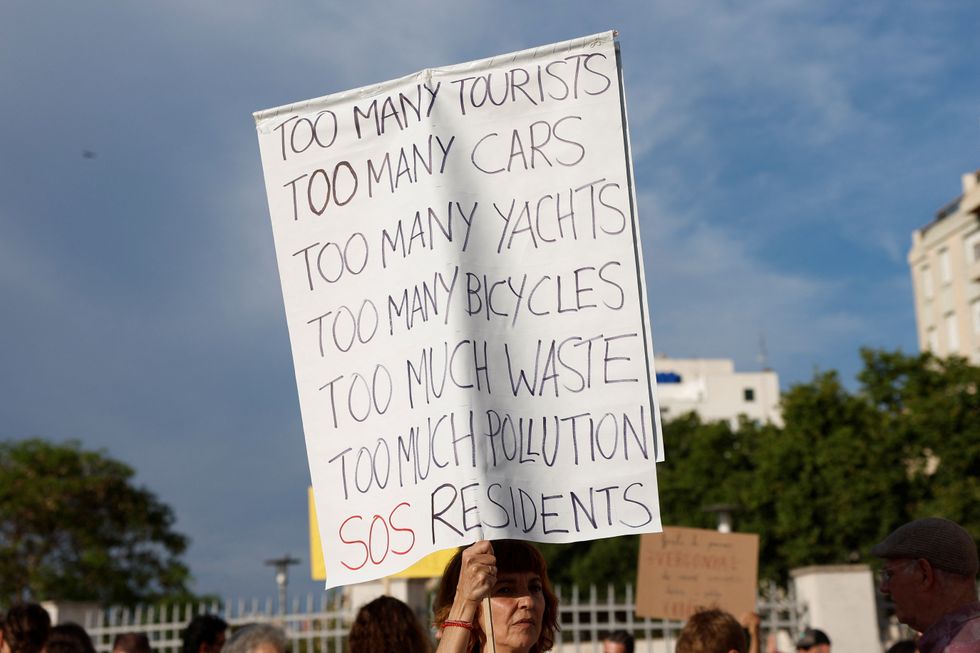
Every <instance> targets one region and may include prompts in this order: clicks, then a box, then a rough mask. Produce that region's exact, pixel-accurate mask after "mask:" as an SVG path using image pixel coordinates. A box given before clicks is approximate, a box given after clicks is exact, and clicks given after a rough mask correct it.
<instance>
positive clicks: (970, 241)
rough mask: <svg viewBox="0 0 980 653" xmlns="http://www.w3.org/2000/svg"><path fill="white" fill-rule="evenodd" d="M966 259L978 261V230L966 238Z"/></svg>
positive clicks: (979, 242) (979, 258)
mask: <svg viewBox="0 0 980 653" xmlns="http://www.w3.org/2000/svg"><path fill="white" fill-rule="evenodd" d="M966 260H967V261H969V262H970V263H978V262H980V231H975V232H973V233H972V234H970V236H969V237H968V238H967V239H966Z"/></svg>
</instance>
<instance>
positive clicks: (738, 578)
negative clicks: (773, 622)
mask: <svg viewBox="0 0 980 653" xmlns="http://www.w3.org/2000/svg"><path fill="white" fill-rule="evenodd" d="M758 571H759V536H758V535H755V534H751V533H719V532H718V531H709V530H704V529H701V528H680V527H676V526H665V527H664V529H663V532H662V533H650V534H646V535H643V536H642V537H641V538H640V559H639V565H638V570H637V579H636V614H637V616H640V617H653V618H661V619H687V618H688V617H690V616H691V615H692V614H694V612H695V610H696V609H697V608H699V607H706V608H707V607H718V608H721V609H722V610H727V611H728V612H731V613H732V614H734V615H735V616H736V617H738V616H741V615H743V614H745V613H746V612H755V595H756V586H757V583H758V579H757V576H758Z"/></svg>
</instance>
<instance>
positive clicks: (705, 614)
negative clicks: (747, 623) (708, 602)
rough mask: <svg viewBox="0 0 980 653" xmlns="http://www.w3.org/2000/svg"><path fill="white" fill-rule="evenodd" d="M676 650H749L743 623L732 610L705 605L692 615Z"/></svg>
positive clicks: (716, 652)
mask: <svg viewBox="0 0 980 653" xmlns="http://www.w3.org/2000/svg"><path fill="white" fill-rule="evenodd" d="M675 651H676V653H747V651H748V645H747V643H746V641H745V633H744V632H743V631H742V625H741V624H740V623H738V620H737V619H735V617H734V616H732V615H731V614H729V613H727V612H724V611H722V610H718V609H714V608H712V609H709V610H705V609H701V610H698V611H697V612H695V613H694V614H692V615H691V616H690V618H688V620H687V623H686V624H684V628H683V630H681V634H680V637H678V638H677V648H676V649H675Z"/></svg>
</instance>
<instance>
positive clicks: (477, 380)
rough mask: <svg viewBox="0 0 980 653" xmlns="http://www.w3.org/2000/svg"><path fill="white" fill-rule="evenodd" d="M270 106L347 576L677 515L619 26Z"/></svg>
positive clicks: (294, 280) (288, 241)
mask: <svg viewBox="0 0 980 653" xmlns="http://www.w3.org/2000/svg"><path fill="white" fill-rule="evenodd" d="M255 120H256V127H257V130H258V136H259V146H260V150H261V154H262V164H263V169H264V174H265V182H266V191H267V195H268V199H269V209H270V213H271V217H272V227H273V235H274V237H275V246H276V255H277V258H278V262H279V272H280V277H281V281H282V292H283V300H284V303H285V308H286V321H287V325H288V328H289V336H290V342H291V344H292V349H293V361H294V365H295V369H296V382H297V389H298V392H299V400H300V408H301V410H302V415H303V427H304V431H305V434H306V444H307V453H308V456H309V462H310V470H311V475H312V480H313V488H314V494H315V497H316V507H317V513H318V516H319V525H320V536H321V539H322V543H323V550H324V553H325V558H326V578H327V586H328V587H332V586H336V585H341V584H347V583H354V582H361V581H365V580H370V579H372V578H378V577H382V576H386V575H390V574H392V573H395V572H398V571H400V570H401V569H404V568H406V567H408V566H409V565H411V564H412V563H413V562H415V561H417V560H419V559H421V558H422V557H423V556H425V555H427V554H429V553H431V552H434V551H438V550H441V549H446V548H451V547H455V546H459V545H463V544H467V543H469V542H472V541H475V540H477V539H480V538H489V539H493V538H503V537H514V538H521V539H527V540H535V541H549V542H569V541H576V540H584V539H591V538H599V537H609V536H613V535H621V534H627V533H640V532H650V531H657V530H659V529H660V510H659V502H658V496H657V483H656V469H655V464H656V461H657V460H658V459H659V460H662V459H663V443H662V437H661V431H660V418H659V413H658V410H657V404H656V400H655V394H654V391H655V387H654V384H655V377H654V374H653V372H652V369H653V368H652V365H653V350H652V347H651V341H650V332H649V318H648V315H647V309H646V290H645V287H644V279H643V267H642V256H641V251H640V243H639V224H638V222H637V215H636V210H635V202H634V192H633V187H632V174H631V165H630V161H629V156H628V139H627V137H626V133H627V132H626V119H625V105H624V100H623V94H622V87H621V81H620V71H619V64H618V51H617V49H616V44H615V41H614V40H613V35H612V33H607V34H601V35H596V36H590V37H587V38H581V39H576V40H573V41H567V42H564V43H557V44H554V45H550V46H546V47H542V48H537V49H534V50H528V51H524V52H518V53H514V54H509V55H505V56H500V57H494V58H492V59H486V60H482V61H477V62H472V63H468V64H461V65H458V66H451V67H448V68H441V69H434V70H425V71H422V72H420V73H417V74H415V75H411V76H409V77H405V78H402V79H398V80H394V81H390V82H386V83H382V84H377V85H374V86H368V87H364V88H360V89H355V90H352V91H347V92H344V93H339V94H336V95H330V96H327V97H324V98H320V99H316V100H310V101H307V102H301V103H298V104H294V105H290V106H284V107H280V108H277V109H270V110H268V111H262V112H259V113H256V114H255Z"/></svg>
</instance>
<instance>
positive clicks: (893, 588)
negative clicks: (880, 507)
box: [871, 517, 978, 645]
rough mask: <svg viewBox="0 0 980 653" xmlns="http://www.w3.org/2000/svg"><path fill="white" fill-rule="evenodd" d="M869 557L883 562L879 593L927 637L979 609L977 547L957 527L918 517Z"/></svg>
mask: <svg viewBox="0 0 980 653" xmlns="http://www.w3.org/2000/svg"><path fill="white" fill-rule="evenodd" d="M871 553H872V555H874V556H876V557H878V558H883V559H884V561H885V562H884V564H883V565H882V567H881V570H880V572H879V578H880V580H879V584H878V589H879V590H880V591H881V593H882V594H885V595H887V596H888V597H889V598H890V599H891V600H892V602H894V604H895V616H896V617H897V618H898V620H899V621H900V622H902V623H903V624H907V625H908V626H911V627H912V628H914V629H915V630H917V631H919V632H921V633H925V631H927V630H929V628H930V627H931V626H933V625H936V624H938V623H939V622H940V621H942V620H943V619H944V618H946V617H947V616H950V615H954V613H958V612H960V611H962V610H964V609H965V610H971V609H973V610H977V609H978V608H976V605H975V604H976V602H977V585H976V577H977V568H978V561H977V544H976V541H975V540H974V539H973V536H972V535H970V534H969V533H968V532H967V531H966V529H964V528H963V527H962V526H960V525H959V524H957V523H955V522H952V521H950V520H948V519H943V518H941V517H927V518H925V519H917V520H915V521H912V522H909V523H907V524H904V525H902V526H899V527H898V528H896V529H895V530H894V531H892V533H891V534H890V535H889V536H888V537H886V538H885V539H884V540H882V541H881V542H879V543H878V544H876V545H875V546H874V548H872V549H871ZM971 606H972V607H971ZM920 645H921V643H920Z"/></svg>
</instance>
